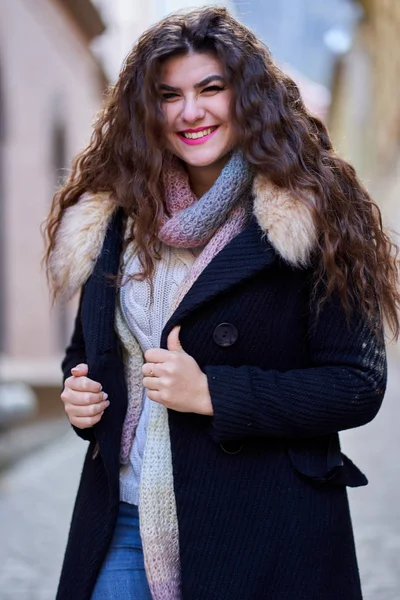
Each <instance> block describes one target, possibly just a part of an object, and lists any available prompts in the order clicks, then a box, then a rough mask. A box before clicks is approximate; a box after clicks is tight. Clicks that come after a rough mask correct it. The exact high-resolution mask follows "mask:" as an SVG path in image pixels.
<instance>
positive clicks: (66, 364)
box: [61, 288, 94, 442]
mask: <svg viewBox="0 0 400 600" xmlns="http://www.w3.org/2000/svg"><path fill="white" fill-rule="evenodd" d="M83 293H84V292H83V288H82V291H81V295H80V299H79V306H78V312H77V314H76V317H75V325H74V331H73V333H72V337H71V340H70V343H69V345H68V347H67V349H66V351H65V357H64V359H63V361H62V363H61V369H62V372H63V384H64V383H65V380H66V379H67V378H68V377H70V376H71V369H72V368H73V367H76V365H78V364H79V363H86V362H87V359H86V349H85V340H84V337H83V331H82V320H81V311H82V301H83ZM72 428H73V429H74V431H75V433H76V434H77V435H78V436H79V437H80V438H82V439H83V440H86V441H89V442H91V441H93V440H94V432H93V429H92V428H91V427H88V428H87V429H79V428H78V427H75V426H74V425H72Z"/></svg>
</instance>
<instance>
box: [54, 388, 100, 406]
mask: <svg viewBox="0 0 400 600" xmlns="http://www.w3.org/2000/svg"><path fill="white" fill-rule="evenodd" d="M61 398H62V399H63V401H64V402H66V403H67V404H68V403H69V404H75V405H76V406H89V404H98V403H99V402H103V401H104V400H107V398H108V394H106V393H104V392H99V393H98V394H93V393H92V392H81V391H76V390H68V392H67V393H65V394H64V393H63V394H61Z"/></svg>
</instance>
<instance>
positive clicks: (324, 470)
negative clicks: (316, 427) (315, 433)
mask: <svg viewBox="0 0 400 600" xmlns="http://www.w3.org/2000/svg"><path fill="white" fill-rule="evenodd" d="M288 454H289V458H290V461H291V463H292V465H293V467H294V468H295V469H296V471H298V472H299V473H301V474H302V475H304V476H305V477H308V478H310V479H312V480H313V481H315V482H318V483H332V484H334V485H345V486H348V487H360V486H363V485H367V483H368V479H367V478H366V477H365V475H364V474H363V473H362V472H361V471H360V469H359V468H358V467H356V465H355V464H354V463H353V462H352V461H351V460H350V459H349V458H347V456H346V455H345V454H343V453H342V452H341V449H340V442H339V436H338V434H332V435H326V436H319V437H316V438H296V439H292V440H290V441H289V442H288Z"/></svg>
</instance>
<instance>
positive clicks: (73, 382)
mask: <svg viewBox="0 0 400 600" xmlns="http://www.w3.org/2000/svg"><path fill="white" fill-rule="evenodd" d="M68 385H69V387H70V388H71V390H76V391H77V392H93V393H98V392H100V391H101V390H102V386H101V383H99V382H98V381H94V380H93V379H89V377H85V376H80V377H72V378H71V379H70V380H69V382H68Z"/></svg>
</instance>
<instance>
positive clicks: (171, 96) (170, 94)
mask: <svg viewBox="0 0 400 600" xmlns="http://www.w3.org/2000/svg"><path fill="white" fill-rule="evenodd" d="M175 98H178V94H175V93H173V92H165V93H164V94H161V100H164V101H165V102H168V100H174V99H175Z"/></svg>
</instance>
